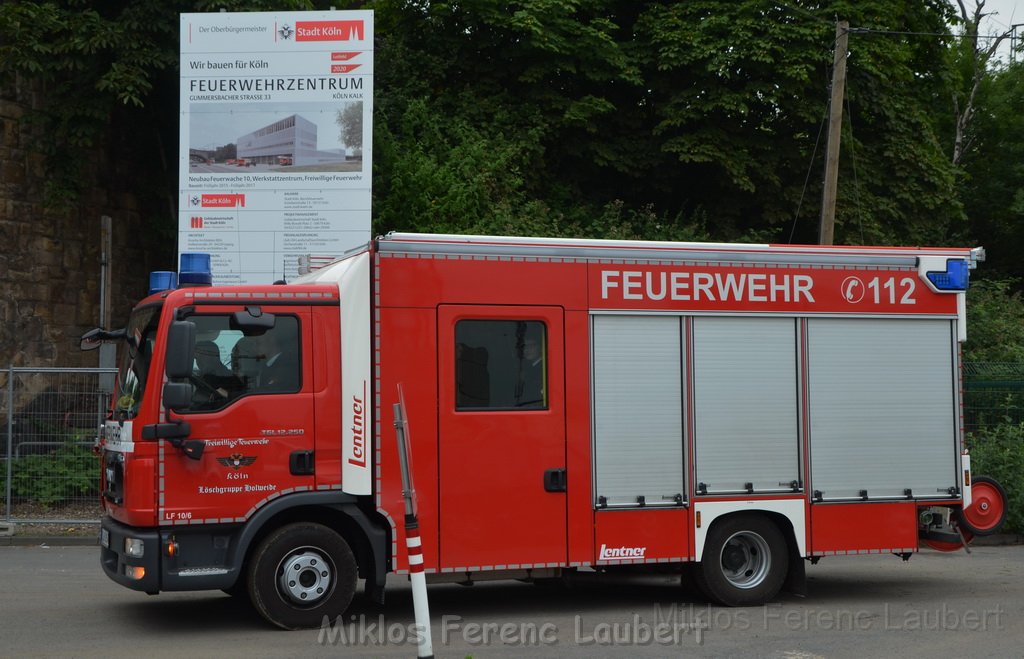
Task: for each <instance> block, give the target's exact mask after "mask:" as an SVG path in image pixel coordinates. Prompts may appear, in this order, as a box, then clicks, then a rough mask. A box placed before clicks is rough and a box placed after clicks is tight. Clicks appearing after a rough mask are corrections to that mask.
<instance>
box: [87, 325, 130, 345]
mask: <svg viewBox="0 0 1024 659" xmlns="http://www.w3.org/2000/svg"><path fill="white" fill-rule="evenodd" d="M125 336H127V333H126V331H125V329H124V328H121V329H119V330H114V331H112V332H108V331H107V330H105V329H103V328H102V327H94V328H93V329H91V330H89V331H88V332H86V333H85V334H83V335H82V338H81V339H80V340H79V344H78V347H79V348H80V349H82V350H95V349H96V348H99V347H100V344H102V343H110V342H115V341H121V340H123V339H124V338H125Z"/></svg>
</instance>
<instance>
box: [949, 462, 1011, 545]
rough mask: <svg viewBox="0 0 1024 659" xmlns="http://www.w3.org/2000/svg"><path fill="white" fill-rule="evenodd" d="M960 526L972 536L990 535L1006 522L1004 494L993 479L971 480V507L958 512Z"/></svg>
mask: <svg viewBox="0 0 1024 659" xmlns="http://www.w3.org/2000/svg"><path fill="white" fill-rule="evenodd" d="M957 519H958V521H959V522H960V526H961V527H963V528H964V529H965V530H967V531H970V532H971V533H973V534H974V535H992V534H993V533H997V532H998V531H999V529H1001V528H1003V522H1005V521H1006V492H1005V491H1004V490H1003V487H1002V486H1001V485H1000V484H999V483H998V482H996V481H995V480H994V479H992V478H989V477H988V476H975V477H974V478H973V479H972V480H971V505H970V506H969V507H967V508H964V509H963V510H960V511H958V513H957Z"/></svg>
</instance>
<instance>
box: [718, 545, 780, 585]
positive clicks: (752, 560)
mask: <svg viewBox="0 0 1024 659" xmlns="http://www.w3.org/2000/svg"><path fill="white" fill-rule="evenodd" d="M721 563H722V575H723V576H725V579H726V581H728V582H729V583H730V584H732V585H733V586H735V587H736V588H743V589H748V588H756V587H757V586H759V585H761V583H762V582H763V581H764V580H765V578H766V577H767V576H768V573H769V572H770V571H771V567H772V554H771V550H769V549H768V542H767V541H766V540H765V539H764V538H762V537H761V536H760V535H758V534H756V533H753V532H751V531H740V532H739V533H734V534H733V535H731V536H730V537H729V539H728V540H726V541H725V546H723V547H722V558H721Z"/></svg>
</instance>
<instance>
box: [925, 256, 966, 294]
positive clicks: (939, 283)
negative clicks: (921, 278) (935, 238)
mask: <svg viewBox="0 0 1024 659" xmlns="http://www.w3.org/2000/svg"><path fill="white" fill-rule="evenodd" d="M925 276H926V277H928V281H930V282H931V283H932V285H933V286H935V288H937V289H938V290H940V291H966V290H967V286H968V285H969V284H970V280H971V271H970V266H968V264H967V261H965V260H963V259H949V260H947V261H946V271H945V272H942V271H937V270H933V271H930V272H927V273H925Z"/></svg>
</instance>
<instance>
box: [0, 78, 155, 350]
mask: <svg viewBox="0 0 1024 659" xmlns="http://www.w3.org/2000/svg"><path fill="white" fill-rule="evenodd" d="M24 87H25V86H21V88H19V89H15V90H11V89H7V90H2V89H0V125H2V130H0V369H4V368H6V367H7V366H8V365H14V366H33V367H35V366H96V365H98V363H97V362H98V356H99V352H98V351H93V352H87V353H83V352H81V351H80V350H79V349H78V337H79V336H81V334H82V333H83V332H84V331H86V330H87V329H90V328H92V327H95V326H96V325H98V324H99V320H100V309H99V303H100V272H101V264H100V258H101V220H100V217H101V216H102V215H109V216H110V217H111V218H112V220H113V222H112V224H113V232H112V243H113V249H112V259H111V268H112V273H111V279H110V281H111V287H110V290H109V291H108V292H107V294H108V296H109V298H110V300H111V318H112V320H111V325H112V326H113V327H121V326H123V325H124V322H125V320H126V318H127V315H128V312H129V311H130V310H131V307H132V305H133V304H134V303H135V302H136V301H138V300H139V299H140V298H141V297H142V296H144V295H145V294H146V286H147V283H148V273H149V271H150V270H155V269H164V270H166V269H173V263H174V259H175V246H174V241H173V240H170V241H169V242H170V244H167V243H168V241H167V240H164V241H163V244H157V242H158V241H155V240H154V239H153V235H152V233H153V232H152V231H151V230H150V229H149V227H151V226H152V225H153V223H154V217H158V216H159V214H160V213H161V212H162V213H163V214H164V215H167V214H168V213H169V212H170V211H169V209H168V206H167V203H166V201H165V202H164V203H163V204H162V206H163V208H162V209H157V208H155V206H156V204H153V203H150V204H149V205H148V207H147V204H146V203H145V202H146V200H145V199H143V200H140V199H139V198H138V196H137V195H136V194H133V191H132V190H131V177H132V171H133V168H132V163H131V160H130V158H128V159H125V158H121V157H120V155H121V154H120V153H119V147H117V146H116V145H113V146H112V145H106V146H104V147H103V148H99V149H97V153H96V160H95V163H91V164H93V165H94V166H92V167H91V168H90V170H91V171H90V173H89V180H88V181H87V186H86V191H85V192H84V193H83V194H82V195H81V196H80V197H79V198H78V199H76V200H75V202H74V203H73V204H72V205H71V206H70V207H68V208H63V209H55V208H53V207H48V206H47V205H46V204H44V200H43V192H44V189H45V183H46V176H47V171H46V168H45V159H44V158H43V156H42V155H41V154H40V153H39V151H38V147H37V146H36V145H37V144H38V139H37V138H38V136H37V135H36V134H35V133H36V129H35V128H34V127H33V126H32V125H30V124H28V123H27V122H26V121H25V117H26V116H27V115H28V114H29V113H30V112H31V111H32V110H33V108H36V107H38V105H39V102H40V101H39V99H40V94H39V92H38V89H31V90H26V89H25V88H24ZM112 123H113V120H112ZM112 134H116V132H113V131H112ZM121 141H122V142H123V141H124V140H121ZM114 170H120V171H119V172H118V171H114ZM159 221H163V222H164V223H166V222H167V221H168V220H167V218H166V217H163V218H159ZM172 222H173V220H172Z"/></svg>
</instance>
